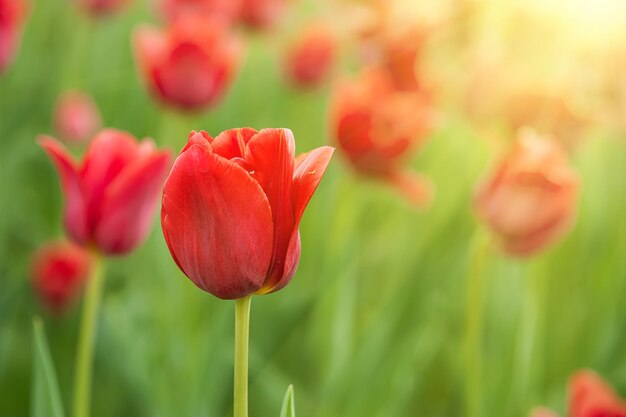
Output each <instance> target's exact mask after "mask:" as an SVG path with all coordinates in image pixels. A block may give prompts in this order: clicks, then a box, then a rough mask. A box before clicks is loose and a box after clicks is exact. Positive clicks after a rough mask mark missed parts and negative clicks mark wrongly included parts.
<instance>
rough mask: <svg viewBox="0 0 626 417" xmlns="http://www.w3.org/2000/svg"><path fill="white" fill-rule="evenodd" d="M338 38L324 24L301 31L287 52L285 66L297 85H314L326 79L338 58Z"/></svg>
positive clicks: (289, 76) (288, 74) (292, 80)
mask: <svg viewBox="0 0 626 417" xmlns="http://www.w3.org/2000/svg"><path fill="white" fill-rule="evenodd" d="M336 49H337V45H336V39H335V36H334V34H333V33H332V32H331V31H330V29H328V28H327V27H324V26H312V27H310V28H308V29H306V30H305V31H304V32H302V33H300V34H299V36H298V37H297V39H296V40H295V42H294V43H293V44H292V45H291V47H290V49H289V50H288V52H287V56H286V62H285V68H286V74H287V76H288V78H289V79H290V80H291V82H293V83H294V84H295V85H298V86H301V87H313V86H315V85H318V84H319V83H320V82H322V81H324V79H325V78H327V77H328V75H329V72H330V71H331V70H332V66H333V64H334V63H335V59H336V53H337V51H336Z"/></svg>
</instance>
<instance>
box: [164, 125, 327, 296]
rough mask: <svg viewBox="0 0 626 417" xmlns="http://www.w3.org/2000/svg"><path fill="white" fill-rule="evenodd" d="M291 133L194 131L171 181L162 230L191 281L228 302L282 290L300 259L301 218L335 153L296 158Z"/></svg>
mask: <svg viewBox="0 0 626 417" xmlns="http://www.w3.org/2000/svg"><path fill="white" fill-rule="evenodd" d="M294 151H295V141H294V138H293V134H292V133H291V131H290V130H288V129H264V130H261V131H260V132H257V131H256V130H254V129H249V128H244V129H233V130H228V131H225V132H222V133H221V134H220V135H218V136H217V137H216V138H212V137H210V136H209V135H208V134H207V133H206V132H200V133H197V132H195V131H194V132H191V134H190V136H189V142H188V143H187V146H185V147H184V148H183V150H182V151H181V153H180V155H179V156H178V158H177V159H176V161H175V162H174V166H173V168H172V170H171V172H170V174H169V176H168V178H167V180H166V182H165V188H164V190H163V207H162V210H161V225H162V227H163V235H164V236H165V241H166V242H167V246H168V247H169V249H170V253H171V254H172V257H173V258H174V260H175V261H176V263H177V264H178V266H179V267H180V269H181V270H182V271H183V272H184V273H185V274H186V275H187V276H188V277H189V279H191V281H192V282H193V283H194V284H195V285H197V286H198V287H199V288H201V289H203V290H204V291H207V292H210V293H211V294H213V295H215V296H216V297H219V298H223V299H236V298H241V297H244V296H246V295H249V294H253V293H254V294H267V293H270V292H274V291H277V290H279V289H281V288H283V287H284V286H285V285H287V283H288V282H289V281H290V280H291V278H292V277H293V275H294V273H295V271H296V268H297V266H298V260H299V258H300V233H299V231H298V226H299V224H300V219H301V217H302V214H303V212H304V209H305V207H306V206H307V204H308V202H309V200H310V199H311V197H312V195H313V193H314V192H315V189H316V188H317V186H318V184H319V182H320V180H321V179H322V176H323V175H324V172H325V171H326V167H327V165H328V163H329V162H330V158H331V155H332V153H333V149H332V148H330V147H327V146H324V147H321V148H317V149H315V150H313V151H311V152H309V153H306V154H303V155H300V156H299V157H298V158H294Z"/></svg>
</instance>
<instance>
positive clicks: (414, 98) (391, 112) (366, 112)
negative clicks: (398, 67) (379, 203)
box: [331, 71, 434, 207]
mask: <svg viewBox="0 0 626 417" xmlns="http://www.w3.org/2000/svg"><path fill="white" fill-rule="evenodd" d="M331 113H332V114H331V117H332V120H331V123H332V128H333V131H334V134H335V137H336V139H337V143H338V145H339V148H340V149H341V150H342V151H343V152H344V154H345V155H346V157H347V158H348V159H349V161H350V162H351V163H352V165H353V166H354V168H356V170H357V171H359V172H360V173H362V174H364V175H368V176H374V177H378V178H380V179H383V180H385V181H388V182H389V183H390V184H391V185H393V186H394V187H395V188H397V189H398V190H399V191H400V192H401V193H402V194H403V195H404V196H405V197H406V198H408V200H409V201H410V202H411V203H412V204H414V205H415V206H418V207H420V206H421V207H424V206H426V205H428V204H429V203H430V202H431V200H432V193H433V192H432V189H431V185H430V182H429V181H428V180H427V179H426V178H424V177H422V176H420V175H419V174H417V173H414V172H411V171H409V170H407V169H406V168H405V167H404V159H405V158H406V157H407V156H408V155H409V154H410V153H411V151H413V150H415V149H416V148H419V147H420V146H421V145H422V143H423V142H424V141H425V139H426V138H427V137H428V135H429V133H430V131H431V129H432V125H433V119H434V117H433V116H434V114H433V110H432V106H431V104H430V100H429V99H428V97H427V96H426V95H424V94H422V93H419V92H400V91H397V90H396V89H395V88H394V87H393V82H392V81H391V80H390V78H389V76H388V74H387V73H386V72H384V71H367V72H364V73H362V74H361V75H360V76H359V77H358V78H356V79H353V80H349V81H347V82H344V83H343V84H342V85H340V86H339V87H338V88H337V89H336V91H335V93H334V95H333V98H332V105H331Z"/></svg>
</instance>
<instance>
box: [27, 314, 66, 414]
mask: <svg viewBox="0 0 626 417" xmlns="http://www.w3.org/2000/svg"><path fill="white" fill-rule="evenodd" d="M33 342H34V343H33V386H32V393H31V395H32V396H31V404H30V416H31V417H64V416H65V413H64V412H63V404H62V402H61V393H60V391H59V385H58V383H57V376H56V372H55V370H54V365H53V364H52V359H51V357H50V351H49V350H48V341H47V339H46V334H45V333H44V329H43V324H42V322H41V319H40V318H38V317H37V318H35V319H34V320H33Z"/></svg>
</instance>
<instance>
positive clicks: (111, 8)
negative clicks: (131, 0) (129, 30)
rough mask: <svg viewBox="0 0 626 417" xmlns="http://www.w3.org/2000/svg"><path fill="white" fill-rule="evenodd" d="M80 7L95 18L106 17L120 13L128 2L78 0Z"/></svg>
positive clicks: (121, 0)
mask: <svg viewBox="0 0 626 417" xmlns="http://www.w3.org/2000/svg"><path fill="white" fill-rule="evenodd" d="M76 1H77V2H78V6H79V7H80V8H82V9H83V10H85V11H86V12H87V13H89V14H90V15H92V16H94V17H98V16H106V15H109V14H112V13H115V12H117V11H119V10H120V9H121V8H122V7H124V6H125V5H126V4H127V3H128V0H76Z"/></svg>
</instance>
